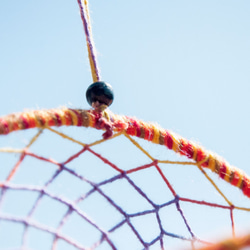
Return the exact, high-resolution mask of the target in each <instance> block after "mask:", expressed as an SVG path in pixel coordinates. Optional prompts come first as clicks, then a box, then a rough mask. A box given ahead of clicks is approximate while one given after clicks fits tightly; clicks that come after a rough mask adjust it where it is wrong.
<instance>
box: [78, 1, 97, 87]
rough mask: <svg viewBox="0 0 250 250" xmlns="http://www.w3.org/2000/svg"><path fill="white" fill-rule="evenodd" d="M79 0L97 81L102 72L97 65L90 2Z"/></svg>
mask: <svg viewBox="0 0 250 250" xmlns="http://www.w3.org/2000/svg"><path fill="white" fill-rule="evenodd" d="M77 2H78V5H79V8H80V13H81V18H82V23H83V27H84V31H85V35H86V41H87V48H88V56H89V62H90V67H91V73H92V78H93V82H97V81H99V80H100V72H99V68H98V65H97V59H96V51H95V47H94V41H93V37H92V32H91V23H90V17H89V8H88V2H87V0H77Z"/></svg>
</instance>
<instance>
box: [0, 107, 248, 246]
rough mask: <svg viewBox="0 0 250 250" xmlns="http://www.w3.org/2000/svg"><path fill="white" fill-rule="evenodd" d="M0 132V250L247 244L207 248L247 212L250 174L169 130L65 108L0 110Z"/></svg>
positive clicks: (233, 231) (231, 231)
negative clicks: (232, 196)
mask: <svg viewBox="0 0 250 250" xmlns="http://www.w3.org/2000/svg"><path fill="white" fill-rule="evenodd" d="M62 125H66V126H68V127H61V126H62ZM73 125H75V126H73ZM53 126H57V127H60V128H57V129H54V128H53ZM86 127H92V128H94V129H92V128H86ZM28 128H34V129H29V130H27V129H28ZM36 128H38V131H37V129H36ZM139 128H140V129H139ZM14 130H24V131H22V132H21V131H16V132H13V133H10V132H12V131H14ZM103 130H104V132H103ZM0 131H1V134H6V135H5V136H4V135H2V136H1V146H2V147H1V150H0V157H1V175H0V177H1V180H0V187H1V193H0V195H1V196H0V235H1V236H0V237H1V238H0V249H175V247H177V249H199V248H200V247H206V248H204V249H241V247H245V246H247V245H249V237H248V238H244V240H242V239H240V240H239V241H236V243H232V240H231V241H230V244H228V242H226V243H222V245H221V244H220V245H219V246H218V245H217V246H211V244H212V243H214V242H215V241H217V240H218V239H221V238H222V237H234V236H235V235H236V236H238V235H239V233H240V231H237V230H236V228H237V227H236V226H237V225H241V222H240V221H245V218H247V217H249V211H250V208H249V207H247V206H246V204H249V198H248V197H247V196H249V191H248V190H249V181H248V180H249V177H248V176H247V175H246V174H245V173H242V172H241V171H240V170H238V169H236V168H235V167H232V166H230V165H229V164H227V163H225V161H224V160H221V159H220V158H219V157H217V156H215V155H214V154H212V153H210V152H207V151H206V150H205V149H203V148H202V147H200V146H198V145H196V144H195V143H193V142H189V141H187V140H185V139H184V138H182V137H180V136H178V135H175V134H174V133H172V132H170V131H167V130H163V129H161V128H159V127H157V126H156V125H154V124H148V123H144V122H142V121H139V120H137V119H134V118H133V119H132V118H129V117H123V116H117V115H114V114H111V113H109V114H108V113H107V112H104V113H103V114H100V113H96V112H95V111H84V110H70V109H66V108H63V109H57V110H48V111H35V112H26V113H21V114H14V115H9V116H6V117H3V118H1V119H0ZM7 134H8V135H7ZM134 136H136V137H140V138H143V139H144V140H141V139H135V138H134ZM103 137H104V138H103ZM23 138H25V141H23V140H24V139H23ZM18 139H20V141H21V142H20V141H19V140H18ZM148 141H149V142H148ZM170 142H172V144H171V143H170ZM185 145H189V146H188V147H187V146H185ZM149 149H150V150H149ZM168 149H172V150H173V151H174V152H177V153H178V154H177V155H176V154H175V153H172V152H171V151H170V150H168ZM178 155H183V156H186V158H187V159H188V160H187V161H183V159H182V158H183V157H180V156H178ZM212 166H214V167H212ZM209 169H210V170H212V171H213V172H214V173H212V175H211V177H210V173H211V171H210V170H209ZM216 174H217V175H218V176H219V177H220V179H223V180H226V181H227V182H229V183H230V184H232V185H229V184H228V183H224V181H223V180H218V178H214V177H216ZM197 175H198V177H197ZM236 179H237V180H238V181H236ZM223 185H225V187H224V186H223ZM234 186H237V187H238V188H240V189H238V188H237V189H235V187H234ZM241 190H242V191H243V193H244V194H245V196H244V195H243V194H242V193H241ZM232 192H237V194H238V196H239V195H240V196H241V197H242V199H241V203H242V206H241V205H240V204H236V203H234V201H231V200H230V194H232ZM237 202H239V201H237ZM244 205H245V206H244ZM241 216H242V217H241ZM246 216H247V217H246ZM238 221H239V222H238ZM221 246H223V247H224V248H221ZM225 246H226V247H225ZM233 246H237V247H235V248H231V247H233ZM216 247H217V248H216Z"/></svg>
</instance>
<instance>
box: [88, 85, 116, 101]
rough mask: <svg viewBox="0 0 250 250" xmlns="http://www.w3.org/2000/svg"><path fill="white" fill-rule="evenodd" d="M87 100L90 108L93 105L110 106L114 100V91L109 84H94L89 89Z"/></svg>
mask: <svg viewBox="0 0 250 250" xmlns="http://www.w3.org/2000/svg"><path fill="white" fill-rule="evenodd" d="M86 98H87V101H88V103H89V105H90V106H93V104H94V105H95V104H97V105H103V104H104V105H107V106H110V105H111V104H112V102H113V100H114V93H113V89H112V87H111V85H110V84H108V83H105V82H94V83H92V84H91V85H90V86H89V87H88V89H87V91H86Z"/></svg>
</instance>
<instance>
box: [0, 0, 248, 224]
mask: <svg viewBox="0 0 250 250" xmlns="http://www.w3.org/2000/svg"><path fill="white" fill-rule="evenodd" d="M89 4H90V11H91V13H90V14H91V20H92V27H93V34H94V41H95V45H96V48H97V51H98V61H99V67H100V69H101V77H102V80H104V81H107V82H109V83H110V84H111V85H112V86H113V88H114V93H115V100H114V102H113V104H112V106H111V107H110V109H111V111H112V112H114V113H117V114H124V115H128V116H135V117H137V118H140V119H143V120H144V121H153V122H156V123H158V124H159V125H160V126H161V127H164V128H166V129H170V130H172V131H174V132H176V133H178V134H180V135H182V136H183V137H185V138H187V139H191V140H194V141H197V142H198V143H200V144H201V145H203V146H204V147H205V148H207V149H209V150H211V151H213V152H216V153H217V154H219V155H221V156H222V157H223V158H225V159H226V160H227V161H228V162H230V163H231V164H232V165H235V166H237V167H239V168H241V169H242V170H244V171H245V172H246V173H248V175H250V168H249V150H250V146H249V140H250V132H249V125H250V118H249V110H248V109H249V107H250V98H249V93H250V73H249V69H250V46H249V45H250V32H249V30H250V17H249V9H250V2H249V1H248V0H240V1H231V0H227V1H225V0H221V1H215V0H211V1H195V0H190V1H184V0H178V1H173V0H170V1H163V0H157V1H153V2H152V1H149V0H144V1H142V0H137V1H132V0H128V1H115V0H106V1H101V0H99V1H97V0H96V1H90V3H89ZM0 44H1V46H0V84H1V98H0V106H1V109H0V115H1V116H3V115H6V114H9V113H13V112H19V111H23V110H25V109H38V108H39V109H43V108H45V109H47V108H56V107H60V106H68V107H73V108H83V109H88V108H89V106H88V104H87V101H86V99H85V91H86V89H87V87H88V86H89V85H90V84H91V83H92V80H91V73H90V69H89V64H88V58H87V50H86V43H85V37H84V32H83V27H82V23H81V19H80V15H79V10H78V5H77V1H58V0H55V1H49V0H45V1H31V0H27V1H17V0H14V1H2V2H1V3H0ZM235 195H236V196H237V195H239V196H240V195H241V193H240V192H238V193H236V194H235ZM235 198H237V197H235ZM248 204H249V203H248ZM248 207H249V206H248ZM247 216H248V224H249V220H250V216H249V214H247Z"/></svg>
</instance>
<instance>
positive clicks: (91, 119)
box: [0, 108, 250, 205]
mask: <svg viewBox="0 0 250 250" xmlns="http://www.w3.org/2000/svg"><path fill="white" fill-rule="evenodd" d="M52 126H57V127H59V126H84V127H92V128H96V129H102V130H106V132H105V133H104V134H103V137H104V139H107V138H109V137H110V136H112V133H113V131H114V132H123V133H124V134H125V135H126V134H127V135H129V136H136V137H139V138H142V139H144V140H148V141H151V142H153V143H156V144H160V145H165V146H166V147H167V148H168V149H170V150H173V151H174V152H176V153H179V154H181V155H184V156H186V157H187V158H189V159H192V160H193V161H194V164H195V165H198V167H199V168H200V169H201V167H202V168H209V169H210V170H211V171H212V172H214V173H216V174H217V175H218V176H219V177H220V178H221V179H223V180H225V181H227V182H228V183H230V184H231V185H233V186H236V187H238V188H240V189H241V190H242V192H243V193H244V195H246V196H247V197H249V198H250V177H249V176H248V175H247V174H245V173H244V172H243V171H241V170H240V169H238V168H236V167H233V166H231V165H229V164H228V163H227V162H225V161H224V160H223V159H221V158H220V157H218V156H217V155H215V154H213V153H211V152H209V151H207V150H205V149H204V148H202V147H201V146H200V145H197V144H196V143H194V142H192V141H189V140H187V139H185V138H183V137H181V136H179V135H176V134H174V133H173V132H171V131H168V130H165V129H162V128H160V127H158V126H156V125H154V124H152V123H146V122H143V121H140V120H138V119H136V118H130V117H127V116H121V115H115V114H112V113H111V112H109V113H107V112H103V113H100V112H96V111H95V110H81V109H69V108H61V109H50V110H36V111H29V112H23V113H16V114H10V115H7V116H5V117H2V118H0V135H1V134H8V133H10V132H12V131H16V130H23V129H29V128H34V127H37V128H49V127H52ZM212 184H213V183H212ZM213 185H214V186H215V184H213ZM215 187H216V186H215ZM227 203H229V205H231V203H230V202H229V201H227Z"/></svg>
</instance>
